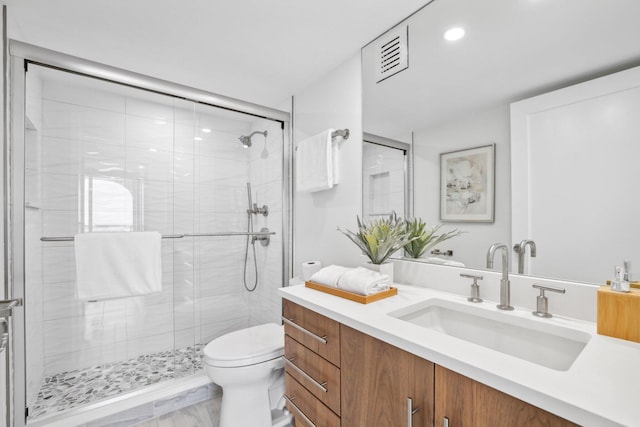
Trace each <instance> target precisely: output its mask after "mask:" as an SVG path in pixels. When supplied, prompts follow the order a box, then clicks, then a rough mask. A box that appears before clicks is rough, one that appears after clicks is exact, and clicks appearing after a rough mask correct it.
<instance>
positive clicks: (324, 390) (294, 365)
mask: <svg viewBox="0 0 640 427" xmlns="http://www.w3.org/2000/svg"><path fill="white" fill-rule="evenodd" d="M282 360H284V363H285V364H286V365H287V366H291V367H292V368H293V370H294V371H296V372H297V373H299V374H300V375H302V376H303V377H304V378H306V379H307V380H309V381H310V382H311V384H313V385H314V386H316V387H318V388H319V389H320V390H322V391H323V392H324V393H326V392H327V388H326V387H325V386H326V385H327V382H326V381H323V382H322V383H319V382H318V381H316V380H315V379H314V378H313V377H312V376H311V375H309V374H307V373H306V372H305V371H303V370H302V369H300V368H299V367H298V366H297V365H296V364H295V363H293V360H294V359H293V358H291V359H287V358H286V357H285V356H282Z"/></svg>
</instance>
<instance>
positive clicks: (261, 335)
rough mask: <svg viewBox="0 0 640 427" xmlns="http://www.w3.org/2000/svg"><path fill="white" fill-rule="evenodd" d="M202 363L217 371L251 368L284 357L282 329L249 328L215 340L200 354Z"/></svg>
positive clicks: (277, 327)
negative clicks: (220, 369) (217, 369)
mask: <svg viewBox="0 0 640 427" xmlns="http://www.w3.org/2000/svg"><path fill="white" fill-rule="evenodd" d="M203 354H204V363H205V364H207V365H209V366H214V367H221V368H234V367H241V366H249V365H255V364H257V363H262V362H266V361H268V360H272V359H276V358H278V357H280V356H282V355H283V354H284V327H283V326H282V325H277V324H275V323H267V324H264V325H258V326H253V327H251V328H247V329H241V330H239V331H235V332H231V333H228V334H225V335H223V336H221V337H218V338H216V339H214V340H213V341H211V342H210V343H209V344H207V345H206V346H205V348H204V350H203Z"/></svg>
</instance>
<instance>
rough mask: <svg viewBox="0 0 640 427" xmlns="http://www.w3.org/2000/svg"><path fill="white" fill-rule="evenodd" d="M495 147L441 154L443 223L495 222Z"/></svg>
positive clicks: (441, 212) (492, 145) (485, 146)
mask: <svg viewBox="0 0 640 427" xmlns="http://www.w3.org/2000/svg"><path fill="white" fill-rule="evenodd" d="M495 153H496V146H495V144H490V145H484V146H482V147H474V148H467V149H464V150H458V151H451V152H449V153H441V154H440V220H441V221H443V222H494V219H495V218H494V211H495Z"/></svg>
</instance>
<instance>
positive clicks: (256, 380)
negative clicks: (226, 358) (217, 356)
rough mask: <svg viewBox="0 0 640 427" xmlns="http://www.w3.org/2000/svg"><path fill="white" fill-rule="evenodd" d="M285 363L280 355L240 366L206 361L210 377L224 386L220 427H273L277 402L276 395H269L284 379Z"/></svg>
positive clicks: (206, 368)
mask: <svg viewBox="0 0 640 427" xmlns="http://www.w3.org/2000/svg"><path fill="white" fill-rule="evenodd" d="M283 365H284V362H283V361H282V360H281V358H280V357H278V358H277V359H273V360H270V361H267V362H264V363H259V364H256V365H250V366H243V367H238V368H218V367H213V366H209V365H207V364H206V363H205V370H206V371H207V373H208V374H209V377H210V378H211V379H212V380H213V381H214V382H215V383H217V384H218V385H219V386H220V387H222V405H221V408H220V427H238V426H251V427H272V420H271V416H272V413H271V409H272V407H274V408H275V407H276V405H277V403H278V402H277V401H276V402H271V400H275V399H273V397H275V396H273V397H271V399H270V396H269V391H270V390H269V389H270V388H277V387H278V386H279V385H280V384H279V383H280V382H283V381H284V375H283V371H284V366H283ZM272 386H274V387H272ZM280 425H281V424H280Z"/></svg>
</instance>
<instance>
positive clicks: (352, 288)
mask: <svg viewBox="0 0 640 427" xmlns="http://www.w3.org/2000/svg"><path fill="white" fill-rule="evenodd" d="M389 282H390V280H389V276H388V275H386V274H380V273H378V272H377V271H373V270H369V269H368V268H363V267H358V268H354V269H352V270H349V271H347V272H345V273H344V274H343V275H342V276H341V277H340V280H339V281H338V288H339V289H342V290H345V291H349V292H353V293H355V294H360V295H371V294H376V293H378V292H381V291H386V290H387V289H389Z"/></svg>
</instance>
